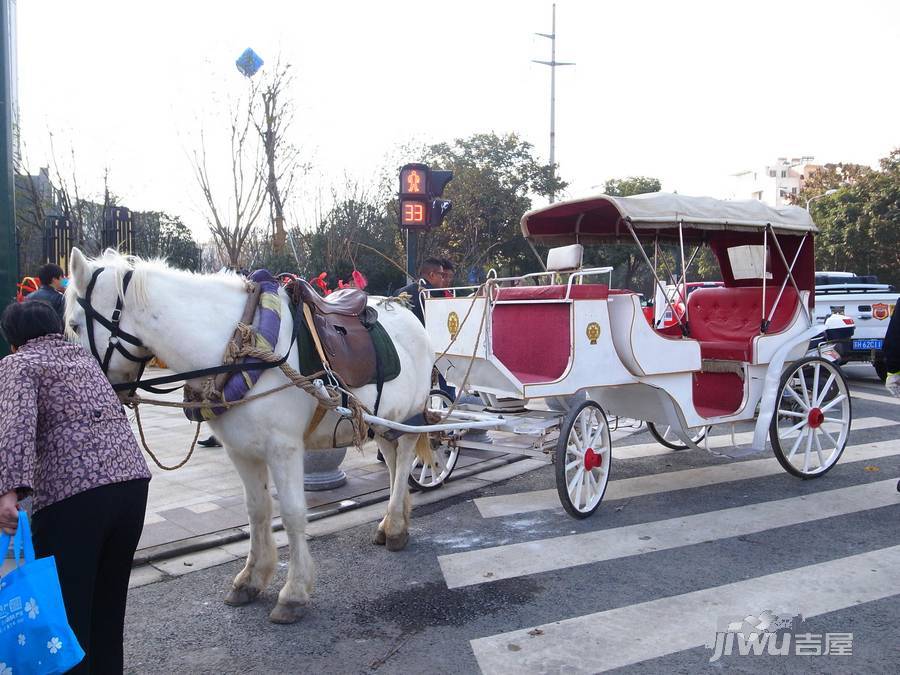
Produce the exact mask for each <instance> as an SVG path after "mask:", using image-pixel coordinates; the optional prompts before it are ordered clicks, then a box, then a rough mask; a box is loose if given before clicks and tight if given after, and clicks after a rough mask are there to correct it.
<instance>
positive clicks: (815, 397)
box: [810, 363, 822, 407]
mask: <svg viewBox="0 0 900 675" xmlns="http://www.w3.org/2000/svg"><path fill="white" fill-rule="evenodd" d="M821 370H822V366H820V365H819V364H818V363H817V364H816V365H815V366H813V385H812V400H813V401H818V400H819V372H820V371H821ZM814 406H815V403H812V402H811V403H810V407H814Z"/></svg>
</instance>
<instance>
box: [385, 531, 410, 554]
mask: <svg viewBox="0 0 900 675" xmlns="http://www.w3.org/2000/svg"><path fill="white" fill-rule="evenodd" d="M408 541H409V532H401V533H400V534H398V535H396V536H388V537H386V538H385V545H386V546H387V550H388V551H402V550H403V549H404V548H406V542H408Z"/></svg>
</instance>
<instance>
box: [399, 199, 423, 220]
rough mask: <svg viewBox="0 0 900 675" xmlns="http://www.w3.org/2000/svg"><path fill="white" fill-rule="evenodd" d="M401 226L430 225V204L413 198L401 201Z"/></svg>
mask: <svg viewBox="0 0 900 675" xmlns="http://www.w3.org/2000/svg"><path fill="white" fill-rule="evenodd" d="M400 225H401V227H426V226H427V225H428V205H427V204H426V203H425V202H420V201H416V200H411V199H404V200H402V201H401V202H400Z"/></svg>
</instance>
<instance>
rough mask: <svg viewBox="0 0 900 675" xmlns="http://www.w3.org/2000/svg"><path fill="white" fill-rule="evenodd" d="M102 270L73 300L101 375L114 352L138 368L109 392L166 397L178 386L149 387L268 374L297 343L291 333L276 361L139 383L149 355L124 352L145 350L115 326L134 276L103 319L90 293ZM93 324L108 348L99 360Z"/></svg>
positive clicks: (226, 366) (128, 278) (233, 365)
mask: <svg viewBox="0 0 900 675" xmlns="http://www.w3.org/2000/svg"><path fill="white" fill-rule="evenodd" d="M104 269H106V268H104V267H98V268H97V269H96V270H94V273H93V274H92V275H91V280H90V282H89V283H88V287H87V290H86V291H85V294H84V297H83V298H81V297H79V298H77V300H78V304H79V305H81V308H82V309H83V310H84V315H85V319H86V321H85V323H86V324H87V334H88V343H89V344H90V347H91V354H93V355H94V358H95V359H97V363H99V364H100V367H101V368H102V369H103V374H104V375H108V373H107V371H108V369H109V362H110V360H111V359H112V355H113V352H116V351H118V352H119V353H120V354H121V355H122V356H124V357H125V358H126V359H128V360H129V361H134V362H135V363H139V364H140V370H138V374H137V377H136V378H135V379H134V380H133V381H131V382H119V383H118V384H114V385H112V388H113V390H115V391H124V390H128V391H129V395H131V396H133V395H134V393H135V391H136V390H137V389H146V390H147V391H150V392H153V393H155V394H167V393H170V392H173V391H175V390H176V389H180V388H181V387H180V385H179V386H178V387H173V388H171V389H157V388H156V387H154V386H153V385H157V384H171V383H173V382H182V381H185V380H189V379H193V378H196V377H206V376H209V375H218V374H220V373H240V372H246V371H248V370H268V369H270V368H277V367H278V366H280V365H281V364H283V363H285V362H286V361H287V359H288V355H289V354H290V352H291V349H292V347H293V345H294V342H295V341H296V339H297V331H296V329H295V330H294V331H293V335H292V336H291V343H290V345H288V349H287V351H286V352H285V354H284V356H282V357H281V358H280V359H278V360H276V361H260V362H258V363H229V364H223V365H221V366H213V367H211V368H200V369H198V370H191V371H188V372H186V373H176V374H173V375H164V376H162V377H155V378H151V379H149V380H143V381H142V380H141V377H143V375H144V368H146V367H147V363H148V362H150V361H151V360H152V359H153V354H148V355H147V356H135V355H134V354H132V353H131V352H129V351H128V349H126V348H125V347H124V346H123V344H122V343H123V342H125V343H128V344H130V345H133V346H135V347H140V348H141V349H144V350H147V346H146V345H145V344H144V342H143V341H142V340H141V339H140V338H139V337H137V336H136V335H132V334H131V333H128V332H126V331H124V330H122V328H121V327H120V326H119V322H120V321H121V319H122V307H123V305H124V298H125V293H126V292H127V291H128V285H129V284H130V283H131V277H132V274H133V273H134V270H128V271H127V272H126V273H125V275H124V276H123V277H122V293H121V294H117V296H116V307H115V309H114V310H113V313H112V317H111V318H109V319H107V318H106V317H105V316H103V315H102V314H100V312H98V311H97V310H96V309H94V307H93V305H91V294H92V293H93V292H94V286H95V285H96V283H97V278H98V277H99V276H100V273H101V272H103V270H104ZM94 321H96V322H97V323H99V324H100V325H101V326H103V327H104V328H106V329H107V330H108V331H109V333H110V336H109V344H108V345H107V347H106V353H105V354H104V355H103V356H102V357H101V356H100V352H99V351H98V350H97V343H96V341H95V339H94ZM147 351H149V350H147Z"/></svg>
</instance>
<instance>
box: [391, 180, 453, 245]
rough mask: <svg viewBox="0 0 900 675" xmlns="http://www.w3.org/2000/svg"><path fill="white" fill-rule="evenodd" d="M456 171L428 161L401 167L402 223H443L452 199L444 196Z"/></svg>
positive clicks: (407, 225) (414, 225)
mask: <svg viewBox="0 0 900 675" xmlns="http://www.w3.org/2000/svg"><path fill="white" fill-rule="evenodd" d="M452 179H453V172H452V171H440V170H432V169H431V168H430V167H429V166H428V165H427V164H405V165H404V166H403V167H402V168H401V169H400V227H401V228H405V229H410V230H425V229H428V228H429V227H437V226H438V225H440V224H441V223H442V222H443V220H444V216H446V215H447V213H448V212H449V211H450V207H451V203H450V202H449V201H448V200H446V199H435V197H440V196H441V193H442V192H443V191H444V187H446V185H447V183H449V182H450V181H451V180H452Z"/></svg>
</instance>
